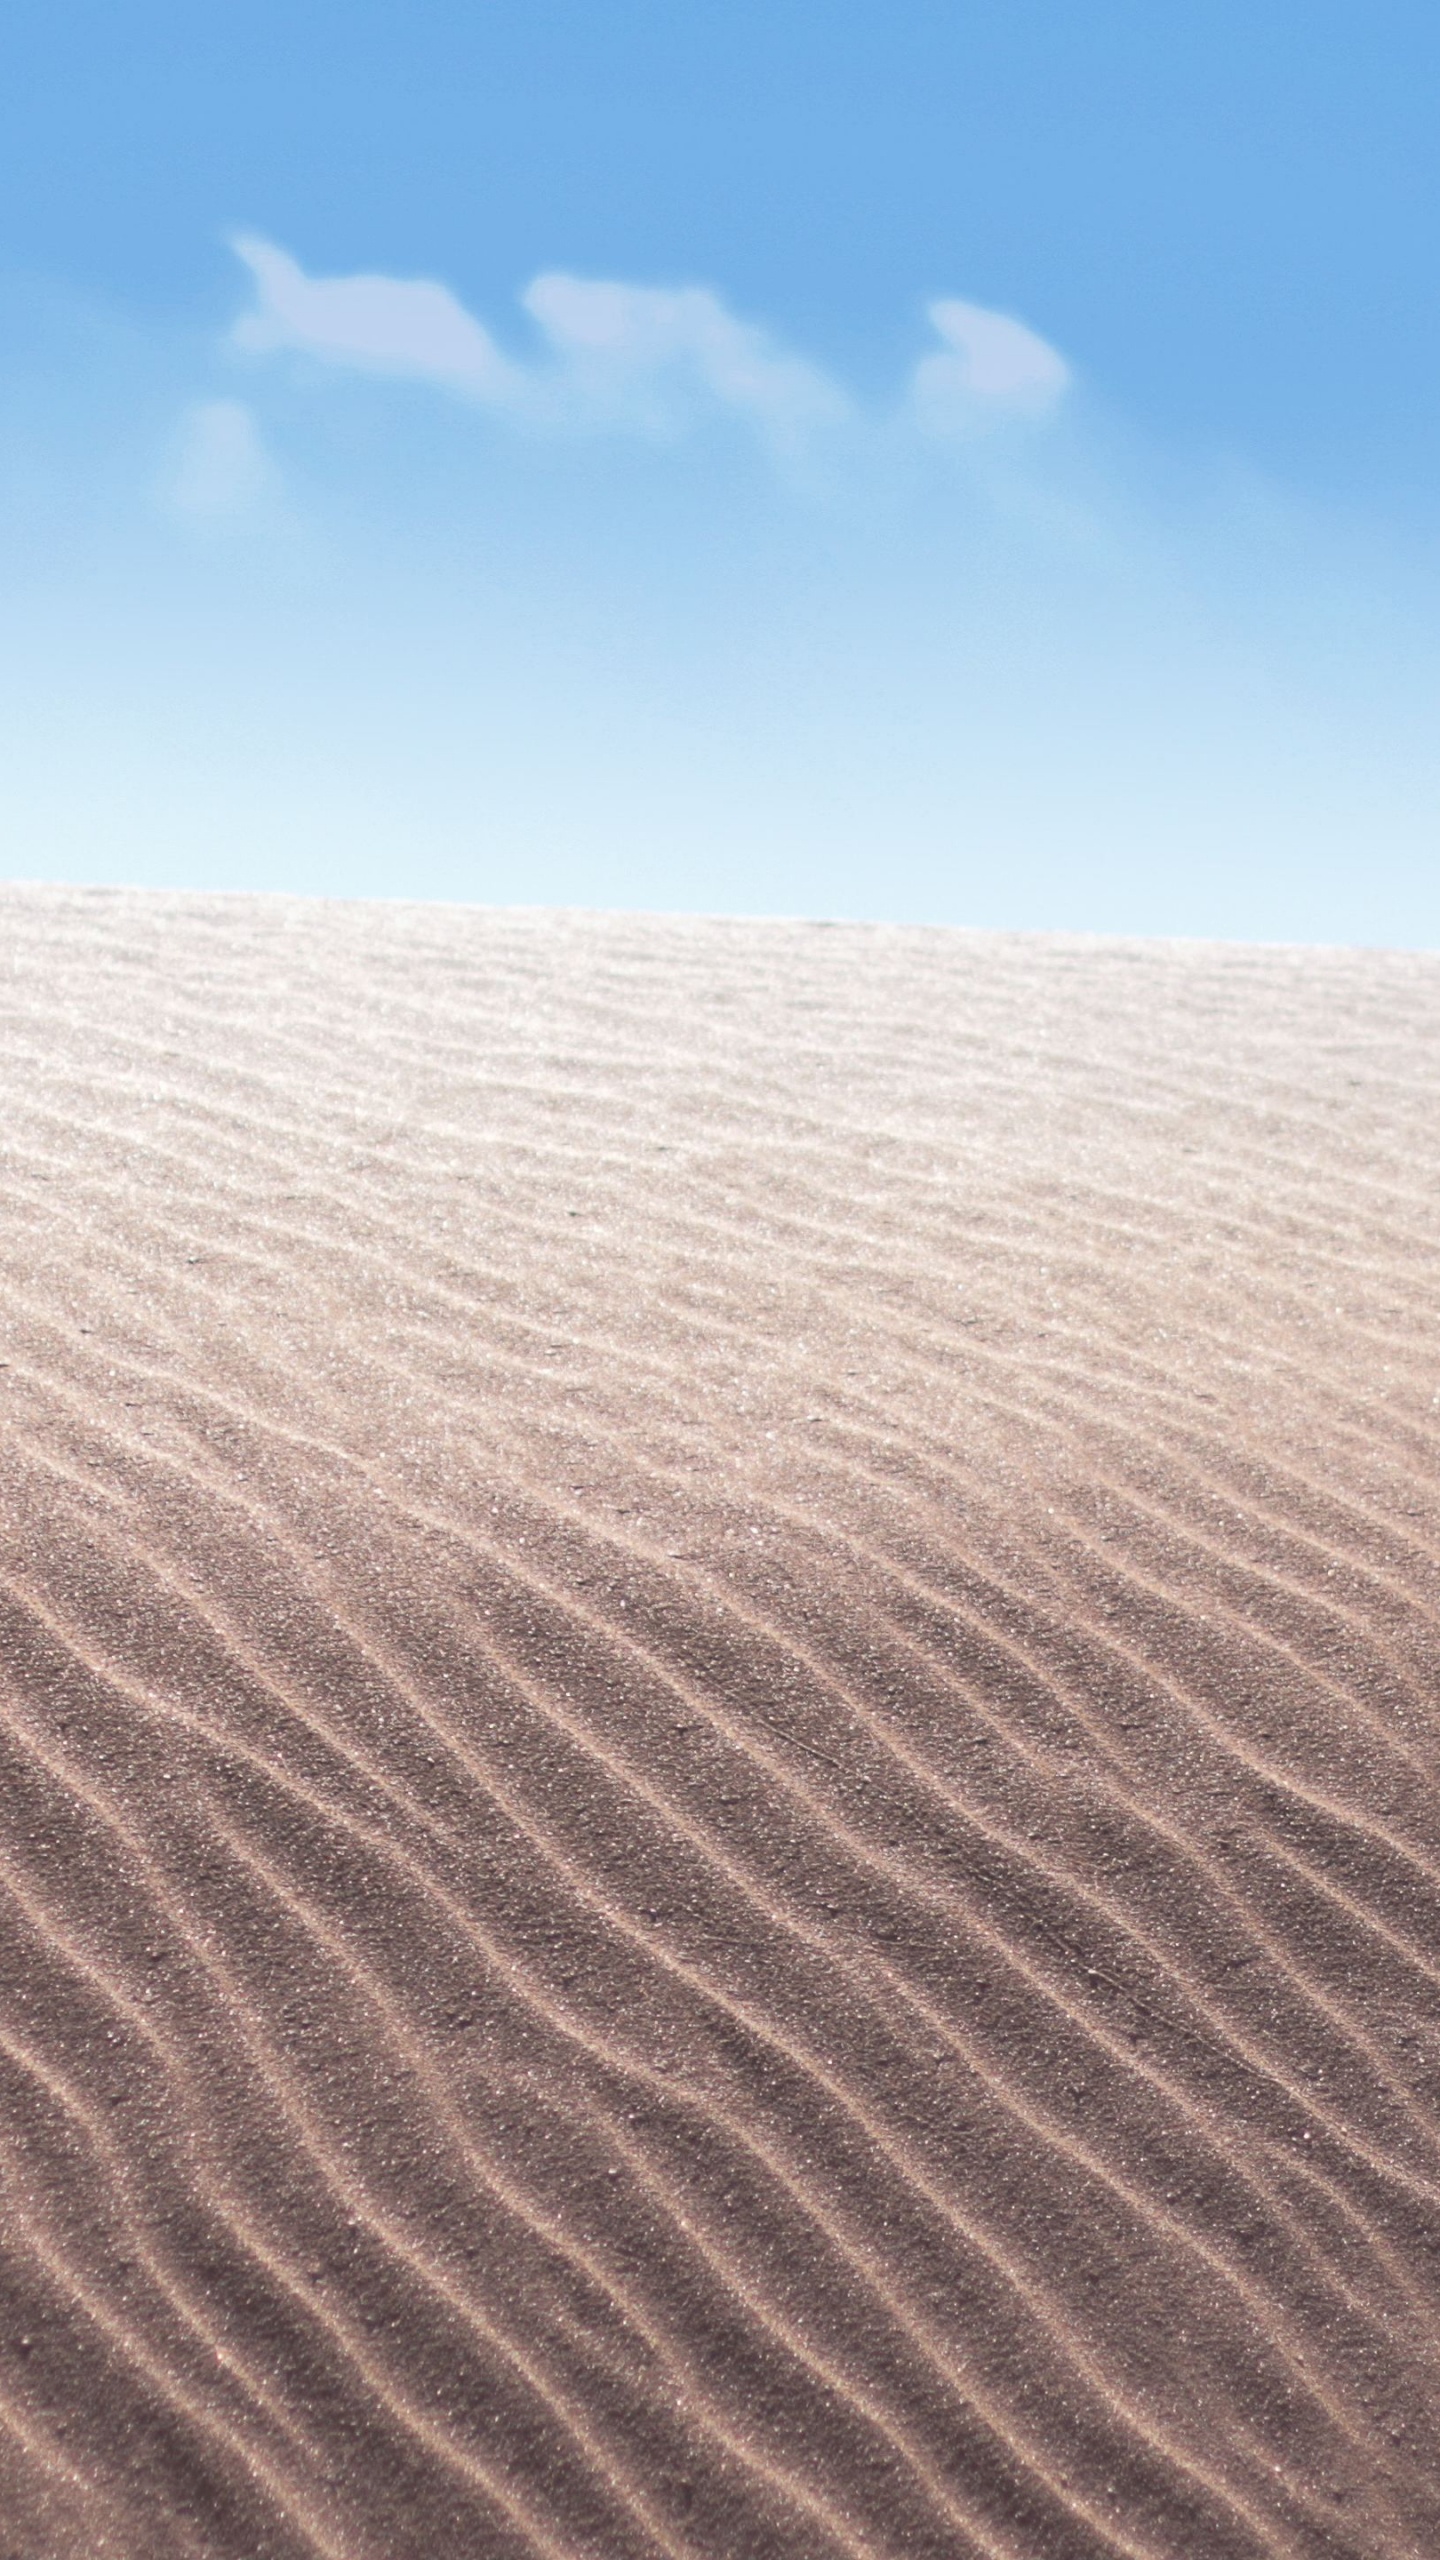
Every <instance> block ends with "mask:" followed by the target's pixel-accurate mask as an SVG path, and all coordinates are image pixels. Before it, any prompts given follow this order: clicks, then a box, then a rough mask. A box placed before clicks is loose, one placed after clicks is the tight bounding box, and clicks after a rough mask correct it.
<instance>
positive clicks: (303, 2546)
mask: <svg viewBox="0 0 1440 2560" xmlns="http://www.w3.org/2000/svg"><path fill="white" fill-rule="evenodd" d="M0 1000H3V1032H0V1041H3V1070H4V1117H3V1124H0V1150H3V1159H4V1184H3V1196H4V1204H5V1217H4V1226H3V1295H0V1359H3V1361H4V1362H5V1364H6V1365H5V1366H4V1368H3V1369H0V1413H3V1417H4V1422H5V1435H4V1454H3V1478H0V1549H3V1552H0V1888H3V1889H0V1929H3V1945H0V2484H3V2488H4V2492H5V2522H4V2524H3V2526H0V2553H3V2554H5V2555H10V2554H15V2555H21V2556H22V2560H51V2555H62V2554H63V2555H72V2554H73V2555H76V2560H79V2556H80V2555H84V2560H98V2555H105V2554H109V2555H118V2560H172V2555H180V2554H185V2555H196V2554H205V2555H207V2560H208V2555H211V2554H223V2555H227V2560H230V2555H233V2560H267V2556H268V2555H275V2556H276V2560H282V2555H283V2560H292V2555H294V2560H299V2555H305V2560H314V2555H322V2554H323V2555H327V2556H328V2560H472V2556H473V2560H511V2555H516V2556H517V2560H518V2555H520V2554H527V2555H534V2554H542V2553H543V2554H549V2555H555V2556H556V2560H559V2556H560V2555H563V2560H570V2555H595V2560H612V2555H613V2560H660V2555H662V2554H663V2555H671V2560H675V2555H680V2554H688V2555H696V2560H739V2555H756V2556H757V2560H768V2556H769V2555H776V2560H841V2555H850V2560H861V2555H864V2560H881V2555H885V2560H930V2556H931V2555H934V2560H941V2556H942V2555H943V2560H951V2556H952V2555H954V2560H971V2555H981V2554H984V2555H989V2560H1001V2555H1007V2556H1008V2560H1032V2555H1046V2556H1047V2560H1048V2556H1049V2555H1054V2560H1100V2555H1102V2554H1103V2555H1109V2560H1116V2555H1121V2554H1124V2555H1127V2560H1142V2555H1143V2560H1159V2555H1167V2560H1171V2556H1173V2560H1251V2555H1255V2554H1259V2553H1265V2554H1282V2553H1283V2554H1295V2555H1307V2560H1308V2555H1317V2560H1318V2555H1332V2556H1333V2555H1341V2554H1345V2555H1352V2560H1376V2555H1381V2554H1392V2553H1405V2554H1413V2555H1417V2556H1418V2560H1433V2555H1434V2554H1436V2553H1437V2552H1440V2357H1437V2343H1440V2341H1437V2314H1440V1800H1437V1788H1436V1774H1437V1764H1440V1698H1437V1664H1440V1654H1437V1643H1436V1633H1437V1624H1440V1473H1437V1462H1440V1294H1437V1281H1440V1267H1437V1247H1440V1187H1437V1180H1440V960H1434V959H1428V958H1423V957H1418V956H1411V957H1405V956H1398V957H1397V956H1385V955H1376V954H1344V953H1327V952H1305V953H1301V952H1289V951H1283V950H1273V951H1256V950H1241V949H1235V950H1222V949H1213V948H1202V947H1198V946H1197V947H1191V948H1187V947H1183V946H1160V945H1152V946H1148V947H1145V946H1140V945H1127V944H1122V943H1082V942H1078V941H1064V940H1053V941H1052V940H1021V939H1012V938H992V937H982V936H968V935H960V934H947V933H941V932H910V931H906V932H900V931H888V930H872V929H861V928H848V927H847V928H837V929H824V928H817V927H807V926H800V925H782V924H735V925H731V924H725V923H700V922H695V923H692V922H683V921H682V922H654V921H646V920H641V919H625V918H604V917H600V918H595V917H576V916H542V915H531V914H489V913H484V912H479V911H463V910H444V909H436V908H431V909H421V908H407V907H388V908H385V907H360V906H355V907H329V908H327V907H322V906H318V905H311V904H304V903H299V902H295V903H292V902H289V901H285V900H273V901H269V900H245V899H229V900H226V899H203V898H192V899H184V898H170V897H155V896H144V895H140V894H134V895H132V894H108V893H72V892H61V891H48V890H47V891H9V892H5V893H3V894H0Z"/></svg>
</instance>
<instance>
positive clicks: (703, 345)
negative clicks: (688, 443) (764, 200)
mask: <svg viewBox="0 0 1440 2560" xmlns="http://www.w3.org/2000/svg"><path fill="white" fill-rule="evenodd" d="M232 246H233V247H234V249H235V252H236V255H237V256H238V257H239V258H241V259H242V260H243V261H244V263H245V265H246V266H247V267H248V268H249V270H250V272H251V275H252V276H253V277H254V280H255V287H256V300H255V303H254V306H253V308H252V309H251V310H250V311H248V312H246V313H245V314H244V315H243V317H242V318H241V319H240V320H239V321H238V322H237V323H236V325H235V328H234V331H233V333H232V334H233V337H234V340H235V343H236V344H237V345H239V346H242V347H247V348H249V349H251V350H252V351H254V352H256V353H261V354H272V353H279V352H281V351H283V350H285V349H291V350H294V351H296V352H300V353H304V354H306V355H311V356H318V357H320V358H322V359H324V360H325V361H326V362H328V363H331V364H335V365H344V366H349V367H353V368H356V369H358V370H360V371H363V372H372V373H389V374H398V375H406V376H408V377H409V378H410V379H412V380H414V381H419V382H428V383H432V384H434V385H435V386H436V387H437V388H439V389H442V390H447V391H458V392H462V393H464V394H466V395H467V396H468V397H469V398H471V399H473V400H477V401H479V402H481V403H482V404H483V405H485V406H486V407H490V408H497V409H503V410H505V411H507V412H509V413H510V414H512V415H514V416H517V417H519V418H522V419H524V420H526V421H528V422H530V423H532V424H535V425H550V426H570V427H577V426H578V427H600V428H612V429H616V428H618V429H622V430H625V431H627V432H630V433H639V434H654V433H664V432H667V431H674V430H676V429H678V428H680V427H682V426H684V425H686V424H687V423H689V422H690V421H691V420H692V419H693V418H695V417H696V416H697V415H699V414H701V413H702V412H703V411H705V410H706V409H710V410H716V409H719V410H728V411H730V412H731V413H732V414H733V415H736V416H738V417H741V418H744V419H745V420H746V421H747V422H748V423H749V424H750V425H751V426H752V427H754V428H756V429H758V430H759V431H760V432H761V433H762V434H763V435H765V436H766V437H768V438H770V439H771V440H773V441H774V442H776V443H779V444H794V443H796V442H798V441H800V440H801V439H802V438H803V437H804V435H805V434H806V433H807V432H808V431H809V430H810V429H812V428H814V427H817V426H819V425H822V424H823V423H825V422H826V421H827V420H832V419H836V418H840V417H843V416H844V415H845V413H846V411H847V408H848V405H849V404H848V403H847V401H846V399H845V396H844V394H843V393H842V392H841V391H840V390H839V389H838V387H837V386H836V385H835V384H834V383H833V382H831V381H830V380H829V379H828V377H827V376H826V375H825V374H824V373H822V372H821V371H820V369H819V368H818V366H815V365H812V364H808V363H807V362H806V361H805V360H804V358H803V357H800V356H795V355H791V354H789V353H787V352H786V350H785V349H784V348H782V347H779V346H777V345H776V344H775V343H774V341H773V340H772V339H771V338H770V337H769V336H768V335H767V334H766V332H765V331H764V330H763V329H758V328H756V327H754V326H753V325H752V324H751V323H750V322H748V321H744V320H740V319H737V318H736V316H735V314H734V313H733V312H732V311H728V310H727V309H726V307H725V305H724V303H723V302H721V301H720V299H719V297H718V295H716V294H713V293H711V292H709V291H708V290H707V289H706V288H705V287H704V286H700V285H690V286H684V287H681V288H679V289H678V290H665V289H663V288H657V287H653V286H649V285H632V284H616V283H606V282H590V281H587V280H586V279H585V278H583V277H580V276H570V275H542V276H537V277H536V278H535V280H534V282H533V283H532V284H531V285H530V286H529V287H528V289H527V290H526V292H525V293H524V295H523V296H522V297H521V298H522V303H523V307H524V309H525V310H526V311H527V312H528V314H529V316H530V318H531V319H532V320H533V321H534V322H535V323H536V325H537V327H538V328H539V330H540V332H541V335H542V337H543V339H544V340H545V342H546V349H547V352H546V353H545V354H543V355H541V356H540V357H539V358H538V359H537V360H536V361H534V362H531V363H529V364H517V363H513V362H512V361H511V360H510V359H509V358H508V357H506V356H505V355H503V354H502V353H501V351H500V349H499V348H498V347H497V345H496V343H495V341H494V339H493V338H492V337H491V335H490V333H489V331H488V329H486V328H485V327H484V325H483V324H482V323H481V322H480V321H479V320H477V319H475V318H474V317H473V315H472V314H471V313H470V312H468V311H467V310H466V309H465V307H464V305H463V303H461V302H459V301H458V300H457V299H456V297H455V295H454V294H453V293H451V292H450V290H449V288H448V286H446V285H442V284H434V283H430V282H427V281H423V280H416V281H406V280H402V279H400V278H397V277H394V276H378V275H376V276H307V275H306V274H305V272H304V270H303V268H301V267H300V266H299V265H298V264H297V263H296V261H295V259H294V258H292V257H290V256H289V255H288V254H287V253H286V251H285V250H283V249H277V248H275V247H274V246H273V245H272V244H271V243H270V242H269V241H266V240H260V239H256V238H255V237H254V236H253V235H250V234H245V235H243V236H241V237H240V238H238V239H236V240H235V241H234V242H233V243H232Z"/></svg>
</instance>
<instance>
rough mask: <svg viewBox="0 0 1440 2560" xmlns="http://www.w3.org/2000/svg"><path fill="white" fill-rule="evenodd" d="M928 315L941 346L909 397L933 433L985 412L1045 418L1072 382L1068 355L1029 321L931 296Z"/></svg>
mask: <svg viewBox="0 0 1440 2560" xmlns="http://www.w3.org/2000/svg"><path fill="white" fill-rule="evenodd" d="M929 318H930V323H931V326H932V327H933V328H934V330H935V332H936V334H937V336H938V337H939V338H940V339H941V340H942V341H943V352H942V353H940V354H938V355H929V356H923V357H922V358H921V360H920V362H919V364H918V365H917V366H916V368H915V371H914V374H913V375H912V377H911V403H912V407H913V410H914V414H915V417H916V419H917V421H918V423H919V424H920V425H921V426H922V427H923V428H925V429H926V430H927V432H929V433H931V434H939V435H947V434H952V433H953V432H954V431H955V430H956V429H957V428H961V429H963V428H965V427H969V426H973V425H975V424H976V423H977V422H978V421H980V420H982V419H985V418H995V417H1002V416H1006V415H1009V416H1014V415H1016V414H1017V413H1018V414H1019V415H1021V416H1028V417H1039V416H1043V415H1044V413H1045V412H1046V411H1047V410H1049V409H1053V408H1054V407H1055V404H1056V402H1057V401H1058V400H1059V399H1060V398H1061V396H1062V395H1063V393H1064V392H1065V391H1066V389H1067V388H1068V386H1069V382H1070V368H1069V366H1068V365H1067V363H1066V362H1065V359H1064V357H1063V356H1062V355H1058V354H1057V353H1056V350H1055V349H1054V347H1052V346H1049V345H1047V343H1046V341H1045V340H1044V339H1043V338H1040V337H1037V336H1036V334H1035V331H1034V330H1033V329H1027V328H1026V326H1025V323H1024V321H1023V320H1012V319H1011V318H1010V317H1009V315H1008V313H1006V312H1003V311H986V310H985V309H984V308H983V307H982V305H981V304H980V303H978V302H955V301H944V302H932V303H931V304H930V306H929Z"/></svg>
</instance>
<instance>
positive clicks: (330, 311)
mask: <svg viewBox="0 0 1440 2560" xmlns="http://www.w3.org/2000/svg"><path fill="white" fill-rule="evenodd" d="M231 246H232V248H233V249H234V251H235V254H236V256H237V257H238V258H240V259H242V260H243V261H244V263H245V265H246V266H247V267H248V268H249V269H250V272H251V274H252V276H253V277H254V279H255V294H256V299H255V307H254V309H253V310H252V311H247V312H246V313H245V314H244V315H243V316H242V318H241V319H239V320H237V322H236V324H235V328H234V331H233V335H234V338H235V342H236V344H237V345H238V346H242V347H251V348H254V349H256V350H257V351H258V352H260V353H262V354H271V353H274V352H276V351H278V350H280V349H282V348H292V349H295V350H297V351H298V352H300V353H302V354H305V355H310V356H320V357H322V358H324V360H325V361H326V362H327V363H330V364H336V365H345V366H349V367H351V368H352V369H358V370H360V371H361V372H365V373H390V374H406V375H409V376H410V377H411V378H412V379H414V380H418V381H421V382H433V383H438V384H440V385H441V386H442V388H443V389H445V390H447V391H464V392H468V393H469V394H470V396H471V397H472V398H473V399H477V400H492V401H493V400H504V399H508V398H510V397H512V396H513V394H514V391H515V390H516V388H517V387H519V385H520V383H521V381H522V379H523V378H522V377H521V376H520V375H519V374H518V372H517V370H516V368H515V367H514V366H512V365H509V364H507V363H506V361H505V358H504V357H503V356H502V355H501V353H500V350H499V348H498V347H497V346H496V344H495V341H494V339H493V338H492V337H491V335H490V333H489V331H488V329H486V328H484V327H483V326H482V324H481V323H480V322H479V321H478V320H476V319H473V318H472V317H471V315H470V313H469V312H468V311H467V310H466V309H465V307H464V305H463V303H460V302H457V300H456V298H455V296H454V294H453V293H451V291H450V289H449V287H448V286H447V285H443V284H431V283H429V282H426V281H415V282H410V281H408V280H402V279H401V278H399V277H396V276H307V275H306V273H305V271H304V269H303V268H302V267H301V266H299V265H298V264H297V262H296V260H295V259H294V258H292V257H290V256H289V254H288V253H287V252H286V251H285V250H284V249H277V248H275V247H273V246H272V244H271V243H270V242H269V241H268V240H259V239H256V238H255V237H254V235H253V234H251V233H244V234H242V235H240V236H239V237H238V238H237V239H235V240H233V241H232V243H231Z"/></svg>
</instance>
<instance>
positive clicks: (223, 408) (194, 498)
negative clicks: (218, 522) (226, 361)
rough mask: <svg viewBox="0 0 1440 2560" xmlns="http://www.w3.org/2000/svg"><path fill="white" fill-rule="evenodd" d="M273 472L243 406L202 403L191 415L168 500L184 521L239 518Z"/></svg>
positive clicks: (169, 479) (173, 462) (178, 445)
mask: <svg viewBox="0 0 1440 2560" xmlns="http://www.w3.org/2000/svg"><path fill="white" fill-rule="evenodd" d="M269 478H270V467H269V464H268V462H267V460H266V457H265V452H264V448H263V447H262V445H261V442H260V437H259V433H258V430H257V428H256V425H255V421H254V419H253V417H252V416H251V414H250V411H249V410H248V409H247V408H246V407H245V406H244V405H243V403H242V402H241V401H239V400H198V401H196V403H195V404H194V406H193V407H192V408H190V409H187V410H186V411H185V414H184V416H183V417H182V418H181V421H180V427H179V432H178V434H177V436H176V439H175V446H174V450H173V452H172V454H171V457H170V462H169V467H168V469H167V471H166V473H165V477H164V482H163V488H162V494H163V496H164V498H165V500H166V502H167V504H169V505H170V506H172V507H174V508H176V509H177V510H178V511H179V513H180V514H181V515H186V516H196V517H212V518H213V517H223V516H233V515H235V514H237V513H238V512H239V511H240V510H241V509H243V508H245V507H247V506H248V505H249V504H250V503H251V501H252V500H253V499H255V498H257V497H259V496H260V495H261V493H262V491H263V490H264V488H265V486H266V484H267V482H268V481H269Z"/></svg>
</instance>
